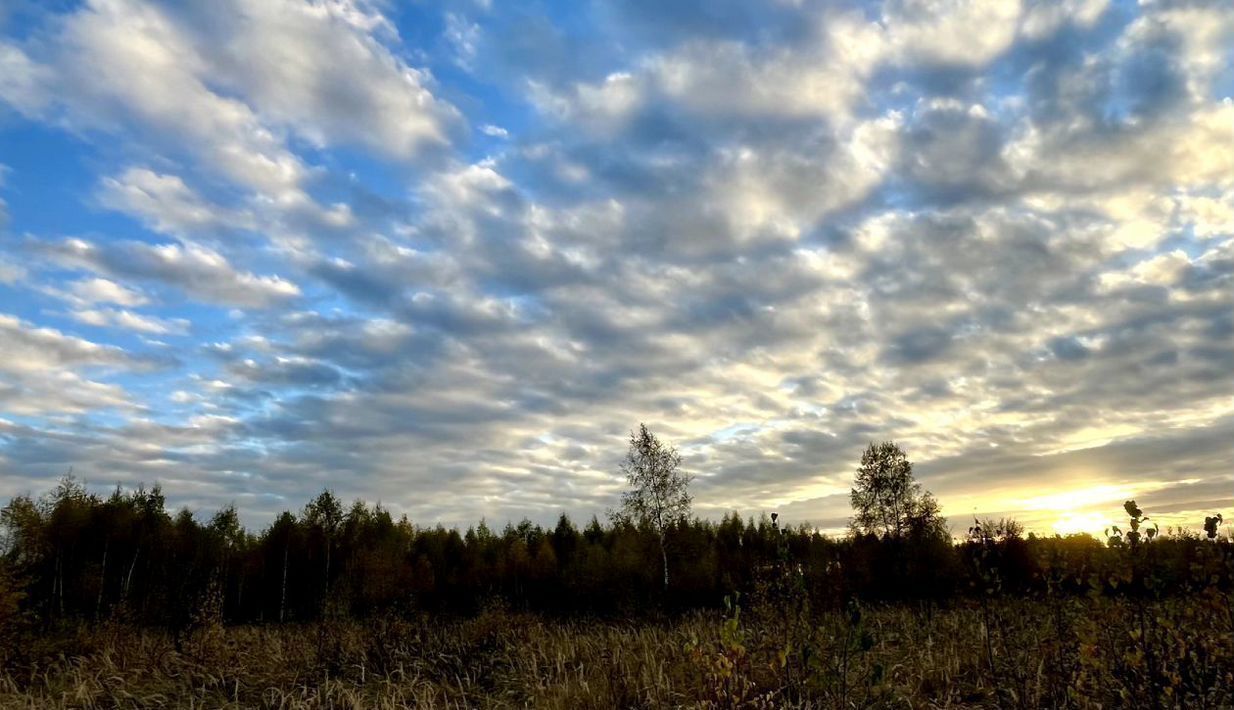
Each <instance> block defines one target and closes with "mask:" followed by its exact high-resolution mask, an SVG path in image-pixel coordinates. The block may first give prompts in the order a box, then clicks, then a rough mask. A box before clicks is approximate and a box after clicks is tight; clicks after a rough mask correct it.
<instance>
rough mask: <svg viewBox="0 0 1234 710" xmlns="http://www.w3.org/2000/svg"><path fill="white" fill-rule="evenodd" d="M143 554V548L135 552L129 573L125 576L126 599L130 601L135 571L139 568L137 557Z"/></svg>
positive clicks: (138, 547) (139, 547) (138, 548)
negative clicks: (130, 587)
mask: <svg viewBox="0 0 1234 710" xmlns="http://www.w3.org/2000/svg"><path fill="white" fill-rule="evenodd" d="M140 554H141V546H140V545H138V546H137V549H136V550H133V561H132V562H131V563H130V564H129V573H128V574H127V575H125V576H124V598H125V599H128V596H129V586H130V585H132V584H133V570H134V569H136V568H137V556H138V555H140Z"/></svg>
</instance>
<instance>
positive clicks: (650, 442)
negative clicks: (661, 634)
mask: <svg viewBox="0 0 1234 710" xmlns="http://www.w3.org/2000/svg"><path fill="white" fill-rule="evenodd" d="M680 466H681V455H680V454H678V453H677V449H675V448H673V447H672V446H670V445H667V444H665V443H663V442H661V441H660V439H659V438H657V437H656V435H655V434H652V433H651V431H650V430H648V429H647V425H646V424H639V425H638V432H637V433H635V432H630V449H629V451H628V452H626V460H625V461H624V462H622V464H621V471H622V473H624V474H626V481H627V482H628V483H629V484H630V490H628V491H626V492H625V493H623V494H622V496H621V507H622V514H623V515H625V516H626V517H627V518H629V519H631V520H634V521H636V522H638V523H639V524H640V525H645V526H647V527H649V528H651V530H652V532H654V533H655V536H656V541H657V542H658V543H659V546H660V561H661V563H662V564H663V568H664V589H665V590H667V589H668V552H667V548H666V546H665V536H666V535H667V534H668V531H669V529H670V528H671V527H672V526H674V525H676V524H677V523H679V522H681V521H682V520H684V519H685V518H686V517H687V516H689V514H690V491H689V486H690V480H691V477H690V476H689V475H688V474H686V473H683V472H682V471H681V470H680Z"/></svg>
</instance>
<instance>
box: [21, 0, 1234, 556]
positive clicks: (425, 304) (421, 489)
mask: <svg viewBox="0 0 1234 710" xmlns="http://www.w3.org/2000/svg"><path fill="white" fill-rule="evenodd" d="M386 12H387V6H386V5H384V4H380V3H364V2H327V3H285V2H281V1H280V2H276V3H250V2H243V1H241V0H228V2H226V3H224V5H223V6H221V9H220V6H215V5H210V6H207V5H205V4H200V3H187V4H184V3H181V4H173V5H154V4H147V3H138V2H129V1H122V0H108V1H106V2H104V1H103V0H99V1H98V2H93V3H87V4H86V5H83V6H81V7H77V8H74V9H73V10H70V11H66V12H65V13H63V14H60V15H51V16H47V17H43V18H40V21H39V22H38V23H37V24H36V25H35V26H32V28H31V29H30V31H29V32H27V33H25V34H24V35H23V36H22V37H20V38H12V37H7V36H6V38H5V39H4V40H3V41H4V44H3V45H0V46H3V48H4V49H3V51H0V65H3V66H4V67H5V68H7V69H9V71H8V73H7V74H6V75H4V77H3V78H0V97H3V100H4V101H6V102H7V103H8V104H9V105H10V106H12V107H13V109H14V111H13V112H12V115H10V116H9V120H10V121H12V122H15V123H14V125H19V126H26V125H33V126H37V130H38V131H39V132H40V133H41V134H46V135H49V136H51V138H48V139H47V140H49V141H59V142H54V143H52V144H53V145H55V146H56V150H57V151H63V153H64V157H65V160H63V161H60V162H62V163H64V165H66V166H68V167H59V168H57V169H58V170H61V171H63V173H64V174H63V175H62V176H61V177H63V180H53V181H50V182H51V183H54V184H57V185H65V186H68V187H66V188H65V190H67V192H64V193H62V192H54V193H53V192H48V188H47V187H46V186H44V185H41V184H39V183H38V182H37V181H36V180H35V179H34V178H33V177H31V176H30V175H27V174H26V173H27V171H26V170H25V169H24V168H23V169H22V170H21V171H14V172H13V173H12V175H11V176H10V178H11V179H10V184H8V185H6V192H5V197H6V199H8V200H9V201H10V202H14V203H15V202H16V201H17V200H31V204H55V203H53V202H52V200H59V201H60V202H64V201H65V199H66V198H65V197H64V195H65V194H69V198H67V199H68V200H69V202H71V201H72V200H73V199H79V200H82V201H83V202H84V204H82V205H76V204H71V205H69V207H71V208H72V209H67V208H66V210H65V212H64V214H63V215H48V214H46V213H44V214H43V215H42V217H43V218H41V219H38V220H35V219H32V218H31V217H30V216H29V215H30V214H31V213H32V212H37V210H34V209H30V208H29V205H26V204H25V203H23V205H22V206H23V209H21V210H16V209H15V210H14V211H13V212H14V216H13V219H14V221H15V222H16V223H15V224H14V225H13V229H12V231H14V232H15V233H17V234H23V235H26V236H25V238H24V239H21V240H17V241H16V242H14V243H15V244H19V245H20V246H8V245H0V252H3V253H4V258H5V259H6V263H11V264H21V265H22V267H21V269H16V268H11V269H10V270H9V271H8V272H7V273H8V274H9V275H8V276H7V277H6V278H0V280H3V281H4V283H3V284H2V285H0V288H2V289H4V291H5V296H6V297H9V296H14V297H15V298H14V299H13V302H14V303H17V304H19V305H18V306H15V307H14V308H13V309H12V310H13V311H14V313H16V314H18V315H19V316H20V318H19V319H17V320H14V321H12V322H11V323H10V324H9V326H8V327H9V329H10V330H11V331H12V332H13V333H15V335H13V336H12V337H13V338H14V341H13V342H14V343H23V344H22V345H20V346H17V345H12V346H10V347H18V348H19V350H15V351H13V353H12V361H13V362H16V363H25V364H24V365H21V367H24V368H25V369H24V370H21V371H20V372H18V370H16V369H13V368H16V367H17V365H10V366H9V367H10V369H9V370H6V371H4V372H6V373H8V374H6V375H5V377H7V378H8V379H5V380H3V387H4V388H7V389H0V398H7V399H4V400H3V402H4V404H5V407H4V409H5V411H15V412H19V414H17V415H14V416H18V417H22V418H23V419H22V421H21V422H20V423H19V422H16V421H13V422H8V423H5V424H3V426H5V427H6V428H5V430H4V431H5V433H4V434H3V441H0V453H2V455H3V461H4V463H0V489H3V490H10V489H13V488H14V486H15V485H17V484H14V483H13V481H21V482H22V485H26V484H25V482H26V481H28V480H30V479H31V476H34V477H36V478H37V477H38V476H50V475H53V474H55V473H59V472H61V471H62V470H63V467H64V466H65V465H66V464H68V463H70V462H74V463H75V465H78V466H79V468H78V470H80V471H82V472H83V473H84V474H86V475H87V476H95V477H96V478H97V477H100V476H101V477H103V478H104V479H105V480H108V481H109V482H110V481H114V480H117V479H119V480H123V481H126V482H136V481H139V480H146V481H149V480H154V479H155V478H157V479H159V480H161V481H163V482H164V484H165V485H166V488H167V490H168V492H169V493H171V494H173V495H178V496H181V497H180V498H178V499H177V501H176V502H187V503H190V504H193V505H200V506H204V507H211V506H215V505H218V504H219V503H224V502H228V501H233V500H234V501H236V502H237V503H239V504H240V505H241V507H242V508H243V509H244V511H245V515H246V519H248V520H252V521H254V522H256V523H260V522H263V521H264V520H265V518H263V517H262V516H265V515H268V514H270V513H272V512H274V511H275V510H278V509H281V508H284V507H289V506H290V507H294V506H296V505H299V504H300V502H301V501H302V500H303V499H305V498H306V497H308V496H309V495H311V494H312V493H314V492H316V490H317V489H319V488H321V487H322V486H331V487H333V488H335V489H336V490H337V491H338V492H339V493H340V494H341V495H343V496H345V497H352V496H363V497H366V498H369V499H381V500H383V501H384V502H385V503H386V504H388V505H390V506H391V507H392V508H393V509H395V510H399V511H405V512H408V513H409V514H410V515H412V516H413V518H414V519H415V520H417V521H418V522H427V523H431V522H436V521H439V520H440V521H443V522H446V523H465V522H470V521H473V520H474V519H475V518H477V517H479V516H482V515H487V516H488V517H489V518H490V519H494V520H502V519H506V518H518V517H522V516H524V515H527V516H532V517H534V518H536V519H538V520H545V521H549V520H551V519H553V518H555V516H556V515H557V513H559V512H560V511H561V510H563V509H564V510H568V511H570V512H571V514H575V515H587V514H590V513H600V512H602V511H604V510H605V509H606V508H608V507H610V506H611V505H612V504H613V501H614V500H615V499H616V496H617V494H618V492H619V491H620V489H621V486H622V480H621V477H620V475H619V474H618V472H617V468H616V466H617V462H618V461H619V459H620V456H621V454H622V452H623V450H624V447H625V443H626V442H625V435H626V433H627V432H628V431H629V429H630V428H632V427H633V426H635V425H636V424H637V423H638V422H647V423H648V424H649V426H651V427H652V428H653V430H655V431H656V432H657V433H659V434H661V435H662V436H664V437H665V438H666V439H668V440H670V441H672V442H674V443H676V444H677V445H678V446H679V447H680V448H681V450H682V453H683V455H684V458H685V464H686V466H687V467H688V468H689V469H690V471H691V472H693V473H696V474H698V478H697V481H696V484H695V493H696V505H697V508H698V510H699V511H700V512H701V513H703V514H707V515H718V514H720V513H722V512H723V511H725V510H728V509H731V508H739V509H741V510H743V511H746V512H757V511H758V510H769V509H773V508H774V509H779V510H780V511H781V512H783V513H784V514H785V515H787V516H789V517H790V518H792V519H793V520H813V521H815V522H818V523H819V524H822V525H825V526H827V527H829V528H837V529H838V528H842V527H843V523H844V520H845V517H846V516H847V514H848V510H847V507H848V506H847V491H848V487H849V485H850V482H851V475H852V469H853V466H854V464H855V462H856V460H857V458H858V457H859V455H860V451H861V449H862V447H863V446H864V445H865V444H866V443H867V442H868V441H871V440H883V439H895V440H897V441H899V442H900V443H902V444H903V445H904V446H905V447H906V448H907V449H908V451H909V454H910V456H911V457H912V458H913V459H914V460H915V461H917V462H918V471H919V474H920V476H921V478H922V480H923V482H924V483H925V485H926V486H927V487H928V488H931V489H932V490H934V491H935V493H936V494H938V496H939V498H940V500H941V501H942V503H943V505H944V508H945V510H946V512H947V513H948V514H949V515H951V516H952V517H953V518H954V519H955V520H956V521H958V522H959V523H960V524H962V519H965V518H966V517H967V516H968V515H970V514H976V513H983V512H990V513H996V512H1000V511H1001V512H1005V513H1007V514H1011V515H1017V516H1021V517H1023V518H1024V519H1025V520H1026V521H1027V522H1030V523H1032V524H1034V525H1036V526H1038V527H1039V529H1041V530H1045V531H1048V530H1050V529H1051V527H1050V526H1051V525H1052V524H1053V522H1052V521H1050V520H1048V519H1046V515H1045V513H1043V512H1042V510H1041V505H1042V504H1043V503H1042V501H1043V500H1052V499H1049V498H1048V497H1049V496H1062V497H1065V496H1066V493H1067V492H1068V491H1073V492H1075V495H1076V500H1083V501H1084V505H1079V504H1078V503H1077V505H1076V507H1077V511H1075V512H1076V514H1077V515H1079V514H1083V515H1089V514H1090V513H1091V512H1092V510H1090V509H1096V508H1098V507H1099V506H1100V505H1102V504H1104V503H1106V502H1107V501H1106V497H1112V498H1117V497H1118V496H1119V495H1122V494H1123V492H1131V493H1134V494H1135V495H1136V496H1138V497H1142V498H1144V500H1142V501H1141V504H1142V505H1145V507H1146V509H1153V508H1154V506H1157V507H1160V508H1161V509H1163V510H1164V509H1169V510H1172V511H1176V513H1177V515H1179V516H1183V515H1185V512H1186V511H1188V510H1192V509H1193V508H1195V505H1196V503H1197V501H1200V500H1203V498H1204V497H1205V496H1213V495H1216V493H1214V491H1217V492H1219V490H1220V487H1221V486H1222V485H1226V484H1227V483H1228V480H1227V479H1228V477H1229V472H1228V468H1229V467H1228V460H1227V459H1228V456H1226V457H1225V458H1222V452H1223V450H1222V449H1220V447H1219V446H1218V445H1217V442H1218V441H1220V440H1222V438H1221V437H1222V436H1223V435H1225V434H1228V431H1227V430H1228V428H1229V421H1230V417H1231V416H1234V413H1232V412H1231V410H1230V401H1232V400H1231V397H1234V390H1232V389H1231V387H1234V384H1232V383H1231V381H1230V378H1229V377H1228V376H1226V375H1227V373H1228V372H1229V371H1230V368H1231V366H1234V350H1232V348H1231V339H1232V338H1234V318H1232V317H1231V313H1234V301H1232V300H1231V299H1232V298H1234V288H1232V283H1234V282H1232V279H1234V266H1232V264H1234V251H1232V250H1234V227H1232V225H1234V182H1231V180H1232V179H1234V178H1232V177H1231V176H1234V154H1231V152H1230V150H1231V149H1230V146H1234V134H1231V126H1234V114H1231V107H1230V100H1229V98H1227V96H1226V94H1228V93H1229V86H1230V85H1229V78H1230V77H1229V73H1228V71H1227V67H1228V65H1229V62H1228V61H1227V60H1228V59H1229V47H1230V43H1229V39H1230V37H1231V35H1230V27H1231V22H1234V13H1232V12H1231V11H1230V10H1229V9H1228V8H1226V7H1225V6H1223V5H1221V4H1219V3H1208V4H1205V3H1173V2H1170V3H1161V2H1153V3H1142V4H1139V5H1136V6H1134V7H1132V6H1127V5H1125V4H1124V5H1115V6H1110V5H1109V4H1108V3H1106V2H1104V1H1103V0H1065V1H1063V2H1058V3H1052V4H1048V5H1045V4H1040V3H1037V4H1033V3H1020V2H994V1H993V0H956V1H952V0H939V1H935V0H887V1H886V2H877V3H873V4H866V5H863V6H861V7H856V6H852V5H843V6H841V5H836V4H834V3H832V4H826V5H824V6H816V5H810V4H804V5H803V4H798V3H777V4H770V5H762V6H754V5H750V4H748V3H730V2H727V1H725V2H718V3H707V4H706V7H702V6H699V7H690V6H688V4H687V5H679V4H668V5H666V4H664V3H658V4H657V3H645V2H641V3H640V2H634V3H620V4H611V3H593V4H588V5H586V6H579V7H578V8H575V9H574V10H572V12H571V14H570V16H569V18H565V17H562V16H561V15H559V14H558V13H557V11H556V10H554V9H553V8H540V7H536V6H517V7H516V6H513V5H509V4H507V5H500V4H493V5H491V6H489V5H473V6H462V5H450V6H448V7H447V6H438V5H435V4H432V3H430V4H428V5H425V6H423V7H417V13H416V14H417V16H418V18H419V16H420V15H422V16H423V17H422V18H420V19H423V20H424V21H423V22H417V24H416V25H415V26H412V25H409V24H405V23H403V19H402V17H401V15H402V13H397V14H396V13H393V12H390V13H389V14H388V15H387V14H386ZM975 27H979V28H980V29H981V31H980V32H977V33H976V34H974V31H973V28H975ZM513 29H517V30H518V31H517V32H514V31H513ZM135 78H136V79H139V80H135ZM6 125H7V124H6ZM469 128H470V130H469ZM0 130H2V129H0ZM469 138H470V139H472V140H474V143H472V142H468V139H469ZM57 165H59V163H57ZM74 186H86V187H85V188H84V190H81V191H79V192H76V193H73V192H72V190H71V189H70V188H72V189H76V187H74ZM90 186H93V189H91V187H90ZM40 201H42V202H40ZM79 207H80V208H81V209H78V208H79ZM98 208H102V210H99V209H98ZM63 234H70V235H82V236H80V237H76V238H68V239H64V238H59V237H57V236H56V235H63ZM4 273H6V272H4V271H3V270H0V275H2V274H4ZM6 302H7V301H6ZM218 306H223V307H225V308H226V309H230V310H224V309H221V308H218ZM53 326H54V327H53ZM155 336H157V337H155ZM96 339H97V341H98V342H94V341H95V340H96ZM44 349H46V350H49V351H51V350H56V349H58V351H59V352H61V353H63V354H62V355H59V356H50V357H43V356H42V354H41V353H42V350H44ZM36 354H39V357H38V358H36ZM57 357H59V358H60V360H57ZM57 378H59V379H57ZM104 411H105V412H106V414H105V415H104V414H100V412H104ZM1226 453H1228V452H1226ZM83 467H84V468H83ZM1043 486H1045V487H1048V488H1049V490H1044V491H1043V490H1041V488H1042V487H1043ZM177 489H179V490H181V491H183V492H177ZM1112 498H1111V499H1112ZM1137 499H1138V498H1137ZM1114 502H1115V503H1117V502H1119V501H1114ZM1081 508H1082V509H1083V510H1080V509H1081Z"/></svg>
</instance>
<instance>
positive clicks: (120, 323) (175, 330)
mask: <svg viewBox="0 0 1234 710" xmlns="http://www.w3.org/2000/svg"><path fill="white" fill-rule="evenodd" d="M69 315H70V316H71V317H72V318H73V320H75V321H77V322H79V323H85V324H87V325H93V326H98V327H101V328H120V329H123V330H130V331H135V332H138V333H151V334H154V335H184V334H186V333H188V330H189V322H188V321H187V320H185V319H183V318H175V319H171V320H167V319H163V318H156V317H154V316H147V315H141V314H139V313H134V312H132V311H130V310H126V309H123V308H86V309H81V310H75V311H72V312H71V313H70V314H69Z"/></svg>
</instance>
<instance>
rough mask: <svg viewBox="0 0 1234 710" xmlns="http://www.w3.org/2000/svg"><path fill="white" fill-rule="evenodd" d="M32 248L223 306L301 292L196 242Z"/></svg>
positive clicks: (258, 303) (256, 304) (73, 242)
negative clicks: (238, 265)
mask: <svg viewBox="0 0 1234 710" xmlns="http://www.w3.org/2000/svg"><path fill="white" fill-rule="evenodd" d="M32 249H33V250H34V251H35V252H36V253H43V254H46V255H47V256H49V257H50V258H52V259H55V260H56V261H58V262H59V263H61V264H64V265H65V266H70V267H73V268H79V269H86V270H89V271H94V272H96V273H101V274H104V275H106V276H109V277H112V278H131V279H142V280H147V281H152V282H157V283H160V284H161V285H163V286H165V287H172V288H177V289H180V290H182V291H184V292H185V293H186V294H188V295H189V296H191V297H193V298H197V299H201V300H204V301H207V302H210V303H217V304H220V305H228V306H240V307H251V308H264V307H269V306H271V305H273V304H276V303H280V302H286V301H289V300H292V299H294V298H296V297H298V296H299V295H300V289H299V287H297V286H296V285H295V284H294V283H292V282H291V281H288V280H286V279H283V278H281V277H279V276H259V275H256V274H252V273H249V272H246V271H240V270H237V269H235V268H234V267H233V266H232V265H231V264H230V263H228V261H227V260H226V259H225V258H224V257H223V256H222V255H221V254H219V253H218V252H215V251H211V250H210V249H208V248H206V247H203V246H200V245H195V244H192V243H185V244H160V245H151V244H144V243H141V242H118V243H108V244H105V245H100V244H93V243H91V242H87V241H85V240H82V239H66V240H64V241H61V242H56V243H37V244H35V245H34V246H33V247H32Z"/></svg>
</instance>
